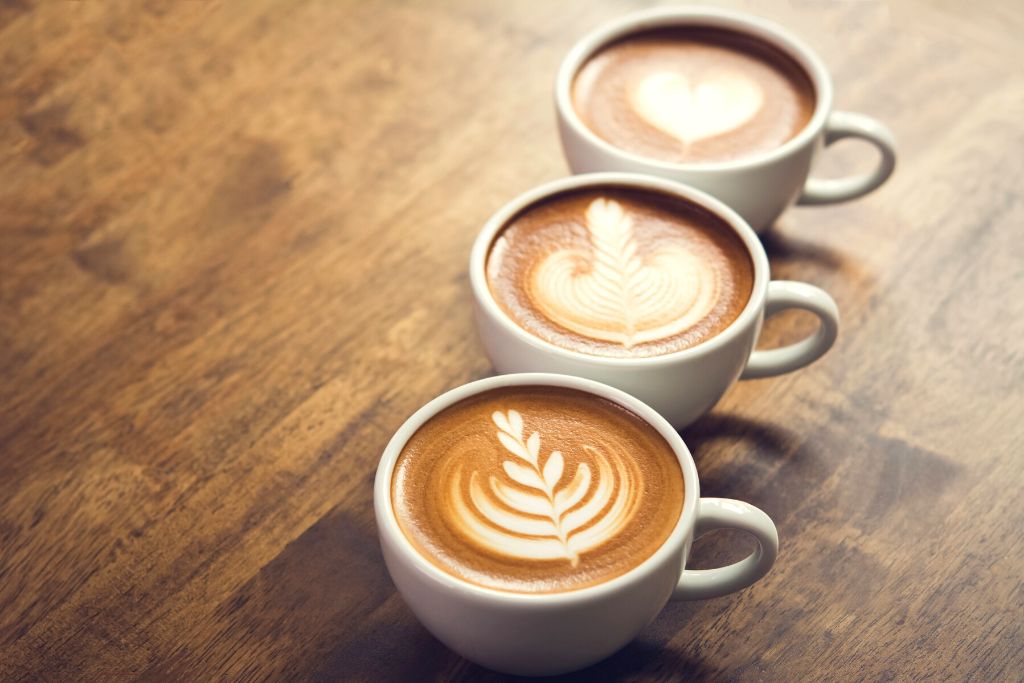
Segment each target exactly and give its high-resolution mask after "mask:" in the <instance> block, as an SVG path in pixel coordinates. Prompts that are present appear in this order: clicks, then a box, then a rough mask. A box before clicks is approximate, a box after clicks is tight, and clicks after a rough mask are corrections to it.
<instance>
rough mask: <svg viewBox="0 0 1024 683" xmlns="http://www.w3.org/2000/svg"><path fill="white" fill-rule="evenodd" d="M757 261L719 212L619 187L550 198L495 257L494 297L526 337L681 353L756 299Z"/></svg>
mask: <svg viewBox="0 0 1024 683" xmlns="http://www.w3.org/2000/svg"><path fill="white" fill-rule="evenodd" d="M753 271H754V268H753V263H752V262H751V259H750V254H749V252H748V251H747V248H746V246H745V245H744V244H743V242H742V240H741V239H740V238H739V236H738V235H737V234H736V233H735V232H734V231H733V229H732V228H731V227H730V226H729V225H728V224H727V223H726V222H725V221H724V220H722V219H721V218H719V217H718V216H716V215H715V214H712V213H711V212H710V211H708V210H706V209H704V208H703V207H700V206H698V205H696V204H692V203H690V202H687V201H685V200H682V199H677V198H675V197H670V196H668V195H663V194H659V193H656V192H647V191H643V190H634V189H625V188H617V187H609V188H600V189H587V190H582V191H574V192H567V193H563V194H559V195H555V196H553V197H549V198H547V199H545V200H542V201H541V202H539V203H537V204H534V205H532V206H530V207H528V208H527V209H525V210H524V211H522V212H520V213H519V214H518V215H517V216H515V217H514V218H513V219H512V220H511V221H510V222H509V223H508V224H507V225H506V226H505V228H504V229H503V230H502V231H501V232H500V233H499V234H498V236H497V238H496V239H495V241H494V243H493V244H492V245H491V250H490V253H489V254H488V257H487V280H488V284H489V287H490V290H491V294H492V295H493V297H494V299H495V301H496V302H497V303H498V305H499V306H500V307H501V308H502V310H504V311H505V313H506V314H507V315H508V316H509V317H510V318H511V319H512V320H513V321H514V322H515V323H516V324H517V325H519V326H520V327H522V328H523V329H524V330H526V331H527V332H529V333H530V334H533V335H535V336H537V337H539V338H541V339H543V340H545V341H548V342H550V343H552V344H556V345H558V346H561V347H563V348H566V349H569V350H572V351H577V352H580V353H585V354H589V355H597V356H609V357H645V356H656V355H661V354H665V353H672V352H674V351H679V350H682V349H685V348H688V347H691V346H694V345H696V344H699V343H700V342H702V341H705V340H707V339H710V338H711V337H714V336H715V335H717V334H719V333H720V332H721V331H722V330H724V329H725V328H726V327H728V326H729V324H730V323H732V321H733V320H735V319H736V317H737V316H738V315H739V314H740V312H741V311H742V310H743V308H744V307H745V306H746V304H747V301H748V300H749V298H750V292H751V289H752V287H753V278H754V273H753Z"/></svg>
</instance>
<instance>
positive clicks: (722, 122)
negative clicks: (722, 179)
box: [572, 27, 815, 163]
mask: <svg viewBox="0 0 1024 683" xmlns="http://www.w3.org/2000/svg"><path fill="white" fill-rule="evenodd" d="M572 98H573V106H574V107H575V109H576V112H577V114H578V115H579V117H580V118H581V119H582V120H583V122H584V124H585V125H586V126H587V127H588V128H590V130H592V131H593V132H594V133H595V134H597V135H598V136H599V137H601V138H604V139H605V140H606V141H608V142H610V143H611V144H612V145H614V146H616V147H618V148H620V149H623V150H625V151H627V152H632V153H634V154H637V155H640V156H644V157H649V158H652V159H658V160H661V161H669V162H676V163H701V162H721V161H731V160H735V159H742V158H744V157H749V156H752V155H756V154H759V153H763V152H767V151H769V150H772V149H775V148H777V147H779V146H781V145H783V144H784V143H785V142H786V141H788V140H790V139H791V138H792V137H794V136H795V135H796V134H797V133H799V132H800V131H801V130H802V129H803V128H804V126H806V125H807V122H808V121H810V119H811V116H812V115H813V113H814V108H815V94H814V86H813V85H812V84H811V81H810V78H808V76H807V74H806V72H805V71H804V70H803V69H802V68H801V67H800V66H799V65H798V64H797V63H796V62H795V61H794V60H793V59H792V58H791V57H789V56H788V55H786V54H784V53H783V52H782V51H781V50H779V49H777V48H775V47H772V46H771V45H768V44H767V43H765V42H763V41H760V40H758V39H756V38H753V37H751V36H747V35H744V34H741V33H735V32H732V31H725V30H720V29H713V28H706V27H685V28H677V29H662V30H657V31H651V32H647V33H641V34H636V35H633V36H630V37H627V38H625V39H623V40H621V41H619V42H616V43H612V44H611V45H609V46H607V47H605V48H603V49H601V50H599V51H598V52H597V53H596V54H594V56H593V57H591V58H590V59H589V60H588V61H587V62H586V63H585V64H584V65H583V67H582V68H581V69H580V71H579V73H578V74H577V75H576V79H575V81H574V83H573V90H572Z"/></svg>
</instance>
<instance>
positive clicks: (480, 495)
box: [391, 387, 683, 592]
mask: <svg viewBox="0 0 1024 683" xmlns="http://www.w3.org/2000/svg"><path fill="white" fill-rule="evenodd" d="M391 490H392V502H393V506H394V509H395V514H396V517H397V519H398V522H399V526H400V527H401V529H402V531H403V533H404V534H405V536H406V537H407V538H408V539H409V541H410V543H412V545H413V546H414V547H415V548H416V549H417V550H418V551H419V552H420V553H421V554H422V555H423V556H424V557H425V558H426V559H428V560H429V561H430V562H432V563H433V564H434V565H435V566H437V567H438V568H439V569H441V570H442V571H445V572H448V573H450V574H452V575H454V576H457V577H459V578H460V579H463V580H466V581H470V582H472V583H476V584H479V585H483V586H488V587H492V588H500V589H502V590H510V591H528V592H538V591H540V592H551V591H562V590H572V589H574V588H581V587H584V586H588V585H594V584H596V583H600V582H602V581H607V580H608V579H610V578H613V577H615V576H618V575H619V574H622V573H624V572H626V571H628V570H629V569H631V568H632V567H634V566H636V565H637V564H639V563H641V562H643V560H644V559H646V557H648V556H649V555H650V554H651V553H652V552H653V551H654V550H656V549H657V548H658V547H659V546H660V545H661V544H662V543H663V542H664V540H665V538H666V537H667V536H668V534H669V533H670V532H671V530H672V528H673V527H674V526H675V524H676V521H677V520H678V518H679V512H680V510H681V509H682V496H683V484H682V474H681V470H680V467H679V462H678V460H677V458H676V456H675V453H674V452H673V451H672V448H671V446H669V445H668V443H667V442H666V441H665V440H664V439H663V438H662V437H661V435H660V434H659V433H658V432H657V430H655V429H654V428H653V427H651V426H650V425H649V424H647V423H646V422H645V421H643V420H642V419H641V418H639V417H638V416H636V415H634V414H633V413H631V412H630V411H628V410H626V409H624V408H622V407H621V406H619V405H617V404H615V403H612V402H611V401H608V400H606V399H602V398H599V397H597V396H593V395H591V394H587V393H584V392H581V391H576V390H571V389H561V388H557V387H507V388H504V389H495V390H492V391H489V392H485V393H483V394H479V395H477V396H474V397H471V398H469V399H466V400H464V401H461V402H459V403H457V404H455V405H453V406H451V407H449V408H447V409H445V410H444V411H442V412H440V413H438V414H437V415H435V416H434V417H433V418H431V419H430V420H429V421H428V422H427V423H426V424H425V425H423V426H422V427H420V429H419V430H418V431H417V432H416V433H415V434H414V435H413V436H412V438H410V439H409V441H408V442H407V443H406V445H405V448H403V450H402V453H401V455H400V456H399V459H398V462H397V463H396V468H395V473H394V476H393V480H392V489H391Z"/></svg>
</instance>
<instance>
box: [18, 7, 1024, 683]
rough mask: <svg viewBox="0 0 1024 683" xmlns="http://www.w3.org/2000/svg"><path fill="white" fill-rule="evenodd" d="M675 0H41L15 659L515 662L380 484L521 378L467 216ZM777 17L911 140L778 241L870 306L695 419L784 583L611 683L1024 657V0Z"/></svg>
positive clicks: (831, 166)
mask: <svg viewBox="0 0 1024 683" xmlns="http://www.w3.org/2000/svg"><path fill="white" fill-rule="evenodd" d="M644 4H646V3H640V2H631V1H629V0H622V1H618V2H607V3H604V4H602V5H598V4H595V3H590V2H584V1H583V0H574V1H573V2H566V3H557V4H555V3H543V2H539V1H537V2H529V3H521V2H516V3H508V4H507V6H505V5H499V4H498V3H486V4H485V3H476V2H472V1H471V0H459V1H453V2H445V3H438V4H436V5H435V6H427V5H422V4H419V3H397V2H388V1H386V0H378V1H377V2H360V3H355V2H352V3H335V2H294V3H286V2H264V1H255V0H254V1H252V2H239V3H235V4H227V3H204V4H201V5H195V4H185V3H178V2H173V1H166V2H165V1H150V2H146V3H126V4H118V3H82V4H57V3H39V4H38V5H37V4H36V3H34V2H32V1H31V0H22V1H20V2H8V3H6V4H4V6H3V8H2V9H0V150H2V151H0V155H2V156H0V378H2V381H0V416H2V417H0V678H2V679H9V680H23V679H24V680H54V681H69V680H75V679H84V680H100V681H115V680H127V679H136V678H138V679H145V680H152V679H168V680H217V679H264V678H268V679H282V678H295V679H306V680H309V679H315V680H347V679H361V680H375V681H376V680H396V679H404V678H407V679H411V680H439V679H443V680H450V679H454V680H496V679H497V678H498V676H496V675H495V674H492V673H490V672H487V671H485V670H483V669H480V668H477V667H475V666H473V665H471V664H469V663H468V662H466V661H464V660H462V659H460V658H459V657H457V656H456V655H454V654H452V653H451V652H449V651H448V650H447V649H446V648H445V647H443V646H441V645H440V644H439V643H437V642H436V641H435V640H434V639H433V638H432V637H431V636H430V635H429V634H428V633H427V632H426V631H425V630H424V629H423V628H422V627H421V626H420V625H419V624H418V622H417V621H416V620H415V619H414V618H413V616H412V614H411V613H410V612H409V610H408V608H407V607H406V606H405V604H404V603H403V602H402V600H401V598H400V597H399V596H398V595H397V594H396V592H395V590H394V588H393V586H392V584H391V582H390V580H389V579H388V576H387V574H386V572H385V570H384V567H383V564H382V561H381V556H380V552H379V548H378V545H377V539H376V533H375V529H374V522H373V515H372V510H371V481H372V477H373V474H374V468H375V466H376V463H377V459H378V457H379V455H380V453H381V450H382V448H383V446H384V444H385V443H386V441H387V439H388V438H389V437H390V435H391V434H392V432H393V431H394V430H395V429H396V428H397V427H398V425H399V424H400V423H401V422H402V421H403V420H404V419H405V418H406V417H407V416H408V415H409V414H410V413H411V412H412V411H413V410H415V409H416V408H418V407H419V406H420V405H422V404H423V403H424V402H426V401H427V400H428V399H430V398H432V397H434V396H435V395H437V394H438V393H440V392H442V391H444V390H446V389H448V388H451V387H453V386H456V385H458V384H462V383H464V382H466V381H469V380H472V379H476V378H480V377H484V376H486V375H488V374H490V372H491V368H490V366H489V364H488V362H487V360H486V359H485V358H484V356H483V354H482V352H481V349H480V346H479V344H478V342H477V340H476V338H475V333H474V328H473V321H472V318H471V315H470V296H469V288H468V281H467V277H466V263H467V255H468V250H469V246H470V243H471V241H472V239H473V237H474V235H475V233H476V231H477V230H478V228H479V227H480V226H481V224H482V223H483V221H484V220H485V219H486V218H487V217H488V216H489V215H490V214H491V212H493V211H494V210H495V209H496V208H498V207H499V206H500V205H501V204H502V203H504V202H505V201H506V200H508V199H510V198H511V197H513V196H514V195H516V194H518V193H519V192H521V191H523V190H526V189H527V188H529V187H531V186H533V185H535V184H537V183H540V182H542V181H545V180H548V179H552V178H556V177H559V176H562V175H564V174H565V173H566V172H567V171H566V167H565V164H564V161H563V160H562V157H561V153H560V150H559V146H558V139H557V134H556V131H555V125H554V116H553V111H552V105H551V84H552V78H553V74H554V71H555V68H556V67H557V65H558V62H559V60H560V58H561V56H562V55H563V54H564V53H565V52H566V50H567V49H568V48H569V46H570V45H571V44H572V43H573V42H574V40H575V39H576V38H578V37H579V36H580V35H581V34H582V33H584V32H585V31H587V30H589V29H590V28H592V27H593V26H595V25H596V24H597V23H599V22H601V21H603V20H605V19H608V18H612V17H615V16H617V15H619V14H622V13H624V12H626V11H629V10H631V9H634V8H636V7H639V6H641V5H644ZM758 10H759V11H760V12H761V13H762V14H764V15H767V16H769V17H771V18H774V19H776V20H778V21H781V22H782V23H784V24H787V25H789V26H790V27H791V28H792V29H794V30H795V31H796V32H798V33H799V34H801V35H803V36H804V37H805V38H806V39H807V40H808V42H810V43H811V44H812V45H813V46H814V47H815V48H816V49H818V50H819V51H820V52H821V54H822V56H823V57H824V59H825V61H826V62H827V63H828V64H829V66H830V68H831V69H832V71H833V76H834V80H835V83H836V87H837V93H838V94H837V103H836V104H837V107H839V108H846V109H852V110H857V111H863V112H865V113H869V114H872V115H874V116H877V117H879V118H880V119H882V120H884V121H886V122H888V123H889V124H890V125H891V126H892V128H893V129H894V131H895V132H896V134H897V136H898V138H899V145H900V162H899V167H898V169H897V172H896V175H895V176H894V177H893V178H892V179H891V180H890V182H889V183H888V184H887V185H885V186H884V187H883V188H882V189H881V190H879V191H877V192H875V193H874V194H872V195H870V196H869V197H867V198H865V199H862V200H859V201H856V202H852V203H849V204H845V205H842V206H836V207H831V208H802V209H794V210H791V211H789V212H788V213H787V214H786V215H785V216H784V217H783V219H782V220H781V221H780V223H779V224H778V225H777V226H776V227H775V229H774V230H773V232H772V233H771V236H770V237H768V238H767V239H766V243H767V246H768V249H769V254H770V257H771V261H772V268H773V271H774V275H775V276H776V277H779V278H790V279H801V280H806V281H809V282H812V283H815V284H818V285H820V286H822V287H824V288H826V289H827V290H829V291H830V292H831V293H832V294H833V295H834V296H835V298H836V300H837V301H838V302H839V305H840V308H841V310H842V314H843V327H842V331H841V333H840V338H839V342H838V343H837V345H836V347H835V348H834V349H833V350H832V352H831V353H830V354H829V355H827V356H826V357H825V358H824V359H823V360H822V361H820V362H818V363H817V364H815V365H814V366H812V367H811V368H809V369H807V370H804V371H801V372H798V373H795V374H793V375H790V376H787V377H783V378H777V379H771V380H763V381H755V382H746V383H743V384H742V385H740V386H738V387H737V388H735V389H734V390H732V391H731V392H730V393H729V394H728V396H727V398H726V399H725V400H724V401H723V402H722V403H721V404H720V405H719V407H718V408H717V409H716V410H715V411H714V412H713V413H712V414H711V415H709V416H708V417H706V418H705V419H703V420H701V421H700V422H699V423H698V424H697V425H695V426H694V427H692V428H690V429H687V430H685V431H684V437H685V439H686V440H687V442H688V443H689V445H690V446H691V448H692V449H693V451H694V452H695V455H696V459H697V464H698V468H699V470H700V472H701V477H702V482H701V483H702V485H703V493H704V494H706V495H718V496H729V497H736V498H741V499H744V500H748V501H750V502H752V503H754V504H756V505H758V506H760V507H762V508H763V509H764V510H766V511H767V512H768V513H769V514H770V515H771V516H772V517H773V518H774V519H775V520H776V522H777V523H778V526H779V531H780V535H781V538H782V549H781V554H780V556H779V560H778V563H777V565H776V566H775V568H774V570H773V571H772V572H771V573H770V574H769V575H768V577H767V578H766V579H765V580H763V581H762V582H760V583H758V584H757V585H756V586H754V587H753V588H751V589H749V590H746V591H744V592H742V593H739V594H736V595H734V596H730V597H726V598H721V599H716V600H710V601H707V602H704V603H688V604H672V605H670V606H669V607H668V608H667V609H666V610H665V611H664V613H663V614H662V615H661V616H660V617H659V618H658V619H657V620H656V621H655V622H654V623H653V624H652V625H651V626H650V627H648V628H647V629H646V630H645V631H644V632H643V634H642V635H641V637H640V638H639V639H638V640H637V641H636V642H634V643H633V644H632V645H630V646H628V647H627V648H626V649H625V650H623V651H622V652H620V653H619V654H617V655H615V656H614V657H612V658H611V659H609V660H607V661H605V662H604V663H602V664H600V665H598V666H596V667H594V668H593V669H591V670H589V671H587V672H584V673H583V674H581V675H580V677H581V678H588V677H594V678H601V679H608V678H628V679H631V680H655V679H666V680H668V679H679V678H682V677H686V678H690V679H705V678H706V679H716V680H740V681H762V680H765V681H805V680H813V679H817V680H836V681H859V680H867V681H878V680H972V681H1011V680H1021V677H1022V676H1024V673H1022V672H1024V650H1022V643H1024V587H1022V578H1021V577H1022V573H1024V533H1022V532H1024V505H1022V504H1021V502H1020V501H1021V490H1022V488H1024V455H1022V453H1024V427H1022V419H1021V418H1022V413H1024V390H1022V387H1024V342H1022V339H1024V240H1022V237H1024V233H1022V227H1021V226H1022V224H1024V192H1022V178H1024V154H1022V152H1024V79H1022V78H1021V72H1020V70H1019V68H1020V67H1019V64H1020V63H1021V62H1022V60H1024V48H1022V43H1021V39H1020V35H1021V33H1022V31H1024V12H1022V11H1021V5H1019V4H1017V5H1016V6H1014V4H1013V3H1001V2H990V3H985V2H981V3H979V2H972V3H928V2H924V1H923V0H916V1H913V2H911V1H908V2H905V3H892V4H889V3H886V2H824V1H813V0H801V1H799V2H783V1H782V0H776V1H774V2H772V3H770V4H767V5H765V4H760V3H759V5H758ZM870 162H871V156H870V153H869V152H868V151H866V150H865V149H863V148H861V147H858V146H857V145H854V144H851V145H849V146H846V145H839V146H838V147H837V148H835V149H833V150H830V151H829V153H828V155H827V158H823V159H822V160H821V163H820V164H819V169H820V170H821V172H822V173H824V174H829V173H832V174H837V173H843V172H847V173H848V172H849V171H851V170H853V169H854V168H856V167H858V166H861V165H867V164H869V163H870ZM809 327H810V322H809V320H808V319H807V318H805V317H803V316H801V315H796V314H794V315H792V316H783V317H780V318H778V319H773V320H772V321H771V322H770V323H769V324H768V325H767V326H766V330H765V334H764V341H763V344H764V345H773V344H779V343H783V342H785V341H787V340H792V339H795V338H796V337H797V336H799V335H801V334H802V333H804V332H805V331H806V330H807V329H809ZM738 540H740V539H738V538H737V537H731V536H727V535H726V536H723V537H718V538H714V539H710V540H706V541H703V542H700V543H698V544H697V545H696V546H695V550H694V558H693V561H694V564H695V566H698V567H708V566H713V565H715V564H718V563H721V562H725V561H730V560H733V559H736V558H737V557H739V556H740V554H741V553H743V552H745V547H744V546H743V544H742V542H739V543H738V542H737V541H738Z"/></svg>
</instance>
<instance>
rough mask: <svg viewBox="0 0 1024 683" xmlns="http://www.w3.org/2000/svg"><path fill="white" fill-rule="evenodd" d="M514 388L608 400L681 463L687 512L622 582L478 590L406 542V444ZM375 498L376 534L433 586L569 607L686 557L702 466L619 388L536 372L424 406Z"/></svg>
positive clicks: (485, 382)
mask: <svg viewBox="0 0 1024 683" xmlns="http://www.w3.org/2000/svg"><path fill="white" fill-rule="evenodd" d="M513 386H551V387H563V388H568V389H576V390H579V391H583V392H585V393H588V394H591V395H594V396H598V397H601V398H605V399H607V400H610V401H612V402H614V403H617V404H619V405H620V406H623V407H624V408H626V409H628V410H630V411H632V412H633V413H635V414H636V415H638V416H639V417H640V419H642V420H644V421H645V422H647V423H648V424H649V425H651V426H652V427H654V429H655V430H657V431H658V433H659V434H660V435H661V436H662V438H664V439H665V441H666V442H667V443H668V444H669V447H670V448H671V449H672V451H673V452H674V453H675V455H676V459H677V461H678V462H679V469H680V471H681V473H682V477H683V506H682V509H681V510H680V511H679V518H678V519H677V520H676V524H675V526H674V527H673V528H672V531H671V532H670V533H669V535H668V537H667V538H666V539H665V540H664V541H663V542H662V544H661V545H660V546H658V548H657V549H656V550H655V551H654V552H653V553H651V554H650V555H648V556H647V557H646V558H645V559H644V560H643V561H642V562H640V563H639V564H638V565H636V566H635V567H633V568H632V569H630V570H628V571H626V572H625V573H623V574H620V575H619V576H616V577H614V578H611V579H609V580H608V581H605V582H603V583H599V584H597V585H594V586H586V587H584V588H578V589H574V590H568V591H562V592H558V593H517V592H513V591H506V590H501V589H498V588H488V587H486V586H479V585H477V584H474V583H470V582H468V581H465V580H462V579H459V578H457V577H455V576H453V575H452V574H449V573H447V572H445V571H443V570H441V569H440V568H438V567H437V566H436V565H434V564H433V563H432V562H430V560H428V559H427V558H426V557H424V556H423V555H422V554H421V553H420V552H419V551H417V550H416V548H415V547H413V545H412V543H411V542H410V541H409V539H408V538H406V536H405V534H404V533H403V532H402V530H401V528H400V527H399V526H398V520H397V518H396V515H395V511H394V505H393V503H392V500H391V480H392V477H393V475H394V470H395V464H396V463H397V461H398V456H399V455H400V454H401V452H402V449H403V448H404V447H405V444H406V443H407V442H408V440H409V439H410V438H411V437H412V435H413V434H415V433H416V431H417V430H418V429H419V428H420V427H421V426H423V424H425V423H426V422H427V421H428V420H430V419H431V418H432V417H434V416H435V415H436V414H437V413H439V412H440V411H442V410H444V409H445V408H447V407H449V406H451V405H453V404H455V403H457V402H458V401H461V400H463V399H465V398H469V397H471V396H475V395H477V394H480V393H482V392H484V391H488V390H491V389H499V388H503V387H513ZM373 492H374V495H373V503H374V512H375V515H376V518H377V528H378V531H379V533H380V534H381V536H382V538H383V537H387V539H388V540H389V541H391V542H393V543H394V545H395V546H396V547H398V548H399V549H400V550H401V552H402V554H403V556H405V557H406V558H409V561H410V562H411V563H412V565H413V566H414V567H415V568H416V570H417V571H419V572H420V573H422V574H425V575H427V576H428V577H429V578H430V579H432V580H433V581H435V582H438V583H441V584H443V585H444V586H445V587H446V588H448V589H449V590H454V591H458V592H460V593H463V594H465V595H468V596H470V597H477V598H483V599H487V600H491V601H499V602H503V603H506V604H510V605H522V606H536V605H543V606H553V607H561V606H565V605H568V604H576V603H580V602H585V601H589V600H594V599H600V598H602V597H606V596H608V595H611V594H613V593H616V592H618V591H619V590H622V589H623V588H624V587H626V586H629V585H633V584H636V583H639V582H643V581H645V580H647V579H648V578H649V577H650V575H652V574H653V573H654V572H655V571H656V570H657V568H658V567H660V566H661V565H662V564H663V563H664V562H665V561H666V560H667V559H668V558H669V557H671V556H672V555H673V554H675V553H679V552H682V551H683V550H684V549H685V544H686V539H687V538H688V537H689V536H690V535H691V534H692V533H693V530H694V527H695V525H696V522H697V505H698V501H699V499H700V483H699V480H698V478H697V466H696V464H695V463H694V461H693V456H692V454H691V453H690V449H689V448H687V446H686V444H685V443H684V442H683V439H682V437H681V436H679V433H678V432H676V430H675V429H673V428H672V425H670V424H669V423H668V421H667V420H666V419H665V418H664V417H662V416H661V415H660V414H659V413H658V412H657V411H655V410H654V409H653V408H651V407H650V406H648V405H647V404H646V403H644V402H643V401H641V400H640V399H638V398H636V397H635V396H632V395H630V394H627V393H626V392H624V391H621V390H619V389H615V388H614V387H610V386H608V385H606V384H601V383H600V382H596V381H594V380H590V379H585V378H582V377H575V376H571V375H559V374H553V373H543V372H531V373H518V374H509V375H497V376H494V377H488V378H486V379H481V380H476V381H474V382H469V383H468V384H463V385H462V386H459V387H455V388H454V389H449V390H448V391H446V392H444V393H443V394H441V395H440V396H437V397H436V398H434V399H433V400H431V401H429V402H428V403H426V404H425V405H423V406H422V407H421V408H420V409H419V410H417V411H416V412H414V413H413V414H412V415H411V416H410V417H409V418H408V419H406V421H405V422H404V423H403V424H402V426H401V427H399V428H398V430H397V431H396V432H395V434H394V435H393V436H392V437H391V440H390V441H389V442H388V445H387V446H386V447H385V449H384V453H383V455H382V456H381V459H380V463H379V464H378V466H377V474H376V477H375V479H374V487H373ZM682 569H683V567H682V565H680V572H682ZM680 575H681V574H680Z"/></svg>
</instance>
